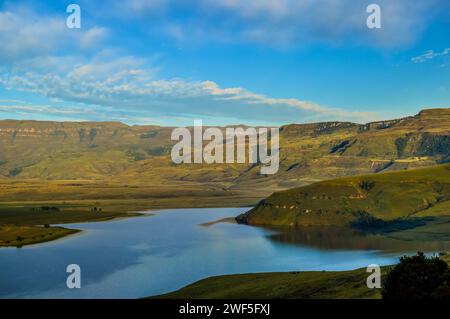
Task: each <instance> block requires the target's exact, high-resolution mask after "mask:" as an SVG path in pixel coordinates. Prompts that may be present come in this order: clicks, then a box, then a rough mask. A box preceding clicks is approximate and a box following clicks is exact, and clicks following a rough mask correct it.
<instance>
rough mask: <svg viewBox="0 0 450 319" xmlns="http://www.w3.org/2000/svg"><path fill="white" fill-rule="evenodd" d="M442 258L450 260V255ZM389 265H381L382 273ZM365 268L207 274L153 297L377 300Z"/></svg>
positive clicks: (448, 261)
mask: <svg viewBox="0 0 450 319" xmlns="http://www.w3.org/2000/svg"><path fill="white" fill-rule="evenodd" d="M443 259H444V260H445V261H446V262H447V263H450V255H446V256H444V257H443ZM389 268H390V267H383V268H382V276H384V275H385V274H386V273H387V272H388V271H389ZM368 275H369V274H368V273H367V272H366V269H356V270H350V271H327V272H318V271H316V272H314V271H308V272H285V273H258V274H243V275H228V276H217V277H210V278H206V279H203V280H200V281H198V282H195V283H193V284H191V285H189V286H186V287H184V288H182V289H180V290H177V291H174V292H171V293H168V294H165V295H161V296H156V297H154V298H167V299H221V298H223V299H265V298H268V299H294V298H297V299H305V298H309V299H379V298H381V292H380V289H368V288H367V286H366V280H367V277H368Z"/></svg>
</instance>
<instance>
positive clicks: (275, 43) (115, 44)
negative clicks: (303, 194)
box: [0, 0, 450, 126]
mask: <svg viewBox="0 0 450 319" xmlns="http://www.w3.org/2000/svg"><path fill="white" fill-rule="evenodd" d="M70 3H76V4H79V5H80V7H81V23H82V25H81V29H68V28H67V27H66V18H67V16H68V14H67V13H66V7H67V5H69V4H70ZM370 3H376V4H379V6H380V7H381V21H382V28H381V29H368V28H367V26H366V19H367V17H368V13H366V7H367V6H368V5H369V4H370ZM449 9H450V4H449V2H448V1H446V0H431V1H426V2H425V1H409V0H371V1H354V0H341V1H339V0H316V1H312V0H277V1H276V0H246V1H244V0H242V1H240V0H216V1H207V0H195V1H194V0H129V1H118V0H110V1H89V0H79V1H74V0H72V1H45V2H44V1H0V43H1V44H2V49H1V50H0V118H3V119H5V118H12V119H35V120H61V121H70V120H74V121H88V120H94V121H122V122H125V123H128V124H157V125H176V126H178V125H192V124H193V120H194V119H202V120H203V121H204V123H206V124H208V125H225V124H250V125H280V124H286V123H293V122H295V123H304V122H317V121H330V120H346V121H353V122H368V121H374V120H378V119H388V118H395V117H400V116H407V115H414V114H416V113H417V112H418V111H419V110H421V109H423V108H436V107H450V49H449V48H450V10H449Z"/></svg>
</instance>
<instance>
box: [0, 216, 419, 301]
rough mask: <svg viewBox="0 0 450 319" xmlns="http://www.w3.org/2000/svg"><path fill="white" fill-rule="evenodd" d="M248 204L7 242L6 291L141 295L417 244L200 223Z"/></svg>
mask: <svg viewBox="0 0 450 319" xmlns="http://www.w3.org/2000/svg"><path fill="white" fill-rule="evenodd" d="M246 210H247V209H246V208H214V209H174V210H165V211H158V212H152V213H154V214H155V215H153V216H145V217H138V218H130V219H123V220H116V221H108V222H98V223H81V224H70V225H65V226H66V227H69V228H76V229H81V230H83V232H82V233H81V234H78V235H76V236H72V237H68V238H65V239H61V240H58V241H54V242H49V243H44V244H39V245H34V246H28V247H24V248H21V249H17V248H1V249H0V297H1V298H10V297H18V298H26V297H38V298H47V297H54V298H116V297H120V298H137V297H144V296H150V295H155V294H161V293H165V292H169V291H173V290H175V289H178V288H181V287H183V286H185V285H187V284H189V283H192V282H194V281H197V280H199V279H203V278H205V277H209V276H213V275H222V274H234V273H249V272H270V271H294V270H295V271H297V270H344V269H355V268H359V267H366V266H367V265H369V264H373V263H376V264H380V265H385V264H391V263H394V262H396V261H397V257H398V256H400V255H402V254H404V253H405V252H413V251H415V250H417V248H416V247H415V246H414V245H413V244H411V243H409V244H408V243H400V242H399V241H395V240H387V239H384V238H382V237H381V236H374V235H364V234H361V233H358V232H352V231H343V230H339V229H332V228H328V229H327V228H305V229H298V230H295V231H293V230H290V231H283V230H281V231H280V229H274V230H268V229H262V228H257V227H251V226H246V225H237V224H230V223H218V224H214V225H212V226H208V227H205V226H201V225H199V224H202V223H205V222H210V221H214V220H218V219H221V218H224V217H231V216H236V215H238V214H240V213H242V212H244V211H246ZM403 245H404V246H403ZM69 264H78V265H80V267H81V273H82V288H81V289H68V288H66V278H67V273H66V267H67V265H69Z"/></svg>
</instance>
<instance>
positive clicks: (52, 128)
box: [0, 109, 450, 188]
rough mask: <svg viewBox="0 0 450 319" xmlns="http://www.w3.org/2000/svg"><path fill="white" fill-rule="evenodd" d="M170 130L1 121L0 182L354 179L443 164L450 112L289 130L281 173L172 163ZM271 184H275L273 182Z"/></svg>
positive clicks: (244, 183) (246, 183)
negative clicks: (348, 177)
mask: <svg viewBox="0 0 450 319" xmlns="http://www.w3.org/2000/svg"><path fill="white" fill-rule="evenodd" d="M171 132H172V128H169V127H158V126H127V125H125V124H122V123H118V122H80V123H78V122H63V123H58V122H39V121H12V120H5V121H0V177H1V178H14V179H20V178H39V179H91V178H94V179H110V178H113V177H114V178H118V179H120V178H123V177H124V176H133V178H156V177H157V178H158V180H162V181H172V180H182V181H192V182H202V183H203V182H209V181H221V182H225V183H228V185H227V187H243V188H248V187H251V185H254V184H255V183H257V184H258V185H261V187H272V186H273V185H278V186H277V187H281V188H287V187H293V186H298V185H301V184H304V183H310V182H311V181H314V180H322V179H329V178H334V177H340V176H348V175H354V174H365V173H371V172H382V171H388V170H398V169H405V168H417V167H424V166H431V165H435V164H436V163H437V162H440V163H442V162H445V161H447V159H448V156H449V149H450V139H449V136H450V109H437V110H424V111H422V112H420V113H419V114H418V115H416V116H411V117H407V118H403V119H397V120H389V121H379V122H374V123H368V124H364V125H362V124H355V123H349V122H324V123H313V124H292V125H286V126H283V127H282V128H281V131H280V147H281V150H280V170H279V172H278V174H276V175H274V176H261V175H260V173H259V172H260V168H259V166H258V165H255V166H250V165H246V164H239V165H191V166H189V168H188V169H187V166H185V165H181V166H177V165H174V164H173V163H172V161H171V159H170V150H171V146H172V145H173V143H174V142H173V141H171V139H170V134H171ZM269 184H270V185H269Z"/></svg>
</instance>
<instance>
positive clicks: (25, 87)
mask: <svg viewBox="0 0 450 319" xmlns="http://www.w3.org/2000/svg"><path fill="white" fill-rule="evenodd" d="M0 84H1V85H3V86H4V87H5V88H7V89H12V90H19V91H26V92H32V93H35V94H39V95H43V96H46V97H48V98H56V99H60V100H63V101H68V102H80V103H84V104H87V105H97V106H101V107H103V108H108V110H110V111H114V112H119V113H123V114H125V113H128V114H130V116H132V114H141V115H142V116H144V117H148V116H169V117H177V116H188V117H189V116H190V117H194V116H197V117H200V118H201V117H202V116H206V117H226V118H234V119H235V120H236V121H237V122H254V121H267V119H271V120H273V121H275V122H280V123H281V122H283V123H286V122H289V121H293V122H303V121H307V120H308V119H315V120H337V119H341V120H351V121H359V122H361V121H362V122H364V121H368V120H373V119H374V116H375V114H373V113H364V112H352V111H345V110H342V109H334V108H329V107H325V106H321V105H318V104H316V103H313V102H309V101H302V100H299V99H293V98H291V99H285V98H272V97H268V96H265V95H262V94H256V93H253V92H251V91H248V90H246V89H244V88H240V87H228V88H222V87H220V86H219V85H218V84H217V83H215V82H213V81H194V80H185V79H157V78H155V75H154V71H153V69H152V68H148V67H147V68H146V67H145V62H144V61H143V60H141V59H136V58H133V57H122V58H116V59H111V60H107V61H105V60H104V59H99V58H94V59H93V61H90V62H87V63H85V64H78V65H75V66H74V67H72V68H71V69H69V70H64V71H62V72H60V73H55V71H54V70H53V71H50V72H45V71H41V70H39V69H38V70H27V71H26V72H16V73H14V74H10V73H5V74H4V75H3V76H0ZM104 110H105V111H106V109H104Z"/></svg>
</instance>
